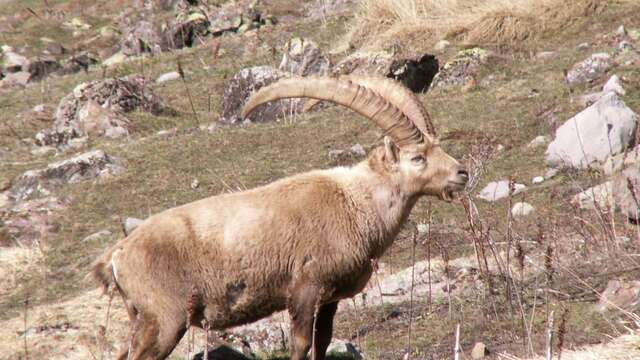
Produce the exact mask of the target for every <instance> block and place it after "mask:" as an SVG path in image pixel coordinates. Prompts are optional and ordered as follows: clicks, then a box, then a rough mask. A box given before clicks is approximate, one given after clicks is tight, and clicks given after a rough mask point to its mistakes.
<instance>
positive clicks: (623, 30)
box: [616, 25, 627, 36]
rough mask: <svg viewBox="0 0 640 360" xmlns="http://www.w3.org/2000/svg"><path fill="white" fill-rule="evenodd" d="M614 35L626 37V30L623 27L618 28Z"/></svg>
mask: <svg viewBox="0 0 640 360" xmlns="http://www.w3.org/2000/svg"><path fill="white" fill-rule="evenodd" d="M616 35H618V36H626V35H627V29H625V27H624V25H620V26H618V28H617V29H616Z"/></svg>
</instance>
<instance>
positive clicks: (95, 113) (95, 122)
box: [77, 100, 133, 139]
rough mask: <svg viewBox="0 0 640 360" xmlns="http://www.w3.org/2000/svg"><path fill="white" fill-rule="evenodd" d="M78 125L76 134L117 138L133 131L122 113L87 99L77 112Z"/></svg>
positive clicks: (129, 122)
mask: <svg viewBox="0 0 640 360" xmlns="http://www.w3.org/2000/svg"><path fill="white" fill-rule="evenodd" d="M77 121H78V125H79V130H80V131H79V132H78V134H79V135H81V136H89V137H98V136H104V137H108V138H112V139H115V138H119V137H123V136H127V135H129V133H130V132H131V131H133V125H132V124H131V121H130V120H129V119H127V118H126V117H125V116H124V115H123V114H120V113H117V112H115V111H113V110H111V109H110V108H108V107H105V106H100V104H98V103H97V102H95V101H93V100H89V101H87V102H86V103H85V104H84V105H82V106H81V107H80V109H79V110H78V113H77Z"/></svg>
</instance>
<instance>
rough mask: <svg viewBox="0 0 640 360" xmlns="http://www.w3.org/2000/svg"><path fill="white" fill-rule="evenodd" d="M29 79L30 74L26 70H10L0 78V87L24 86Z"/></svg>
mask: <svg viewBox="0 0 640 360" xmlns="http://www.w3.org/2000/svg"><path fill="white" fill-rule="evenodd" d="M30 80H31V74H29V73H28V72H27V71H18V72H10V73H8V74H6V75H5V77H4V78H3V79H2V80H0V87H8V86H26V85H27V84H28V83H29V81H30Z"/></svg>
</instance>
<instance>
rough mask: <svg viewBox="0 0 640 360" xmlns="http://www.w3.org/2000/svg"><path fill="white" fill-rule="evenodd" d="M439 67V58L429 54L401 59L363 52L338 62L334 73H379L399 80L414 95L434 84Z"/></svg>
mask: <svg viewBox="0 0 640 360" xmlns="http://www.w3.org/2000/svg"><path fill="white" fill-rule="evenodd" d="M438 66H439V65H438V59H437V58H436V57H435V56H433V55H431V54H424V55H421V56H418V57H411V58H400V57H396V56H394V55H392V54H390V53H388V52H379V53H366V52H362V53H355V54H353V55H351V56H349V57H347V58H346V59H344V60H342V61H340V62H339V63H338V64H337V65H336V66H335V67H334V69H333V74H334V75H343V74H356V75H371V74H378V75H381V76H385V77H388V78H392V79H395V80H397V81H400V82H401V83H403V84H404V85H405V86H406V87H408V88H409V89H411V90H412V91H413V92H423V91H426V90H427V89H428V88H429V86H431V83H432V82H433V81H434V77H435V76H436V73H437V72H438Z"/></svg>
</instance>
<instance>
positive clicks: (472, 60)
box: [432, 48, 491, 87]
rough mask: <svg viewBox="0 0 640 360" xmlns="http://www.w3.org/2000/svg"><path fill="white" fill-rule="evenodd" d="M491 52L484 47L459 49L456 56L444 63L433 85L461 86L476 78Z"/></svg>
mask: <svg viewBox="0 0 640 360" xmlns="http://www.w3.org/2000/svg"><path fill="white" fill-rule="evenodd" d="M490 56H491V52H490V51H488V50H485V49H482V48H472V49H466V50H462V51H459V52H458V53H457V54H456V56H455V57H454V58H453V59H451V60H450V61H447V63H445V64H444V66H443V67H442V69H440V72H438V74H437V75H436V76H435V78H434V79H433V85H432V87H446V86H461V85H464V84H466V83H468V82H469V81H470V79H472V78H473V79H475V77H477V76H478V74H479V73H480V67H481V66H482V65H484V64H486V63H487V61H488V60H489V58H490Z"/></svg>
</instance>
